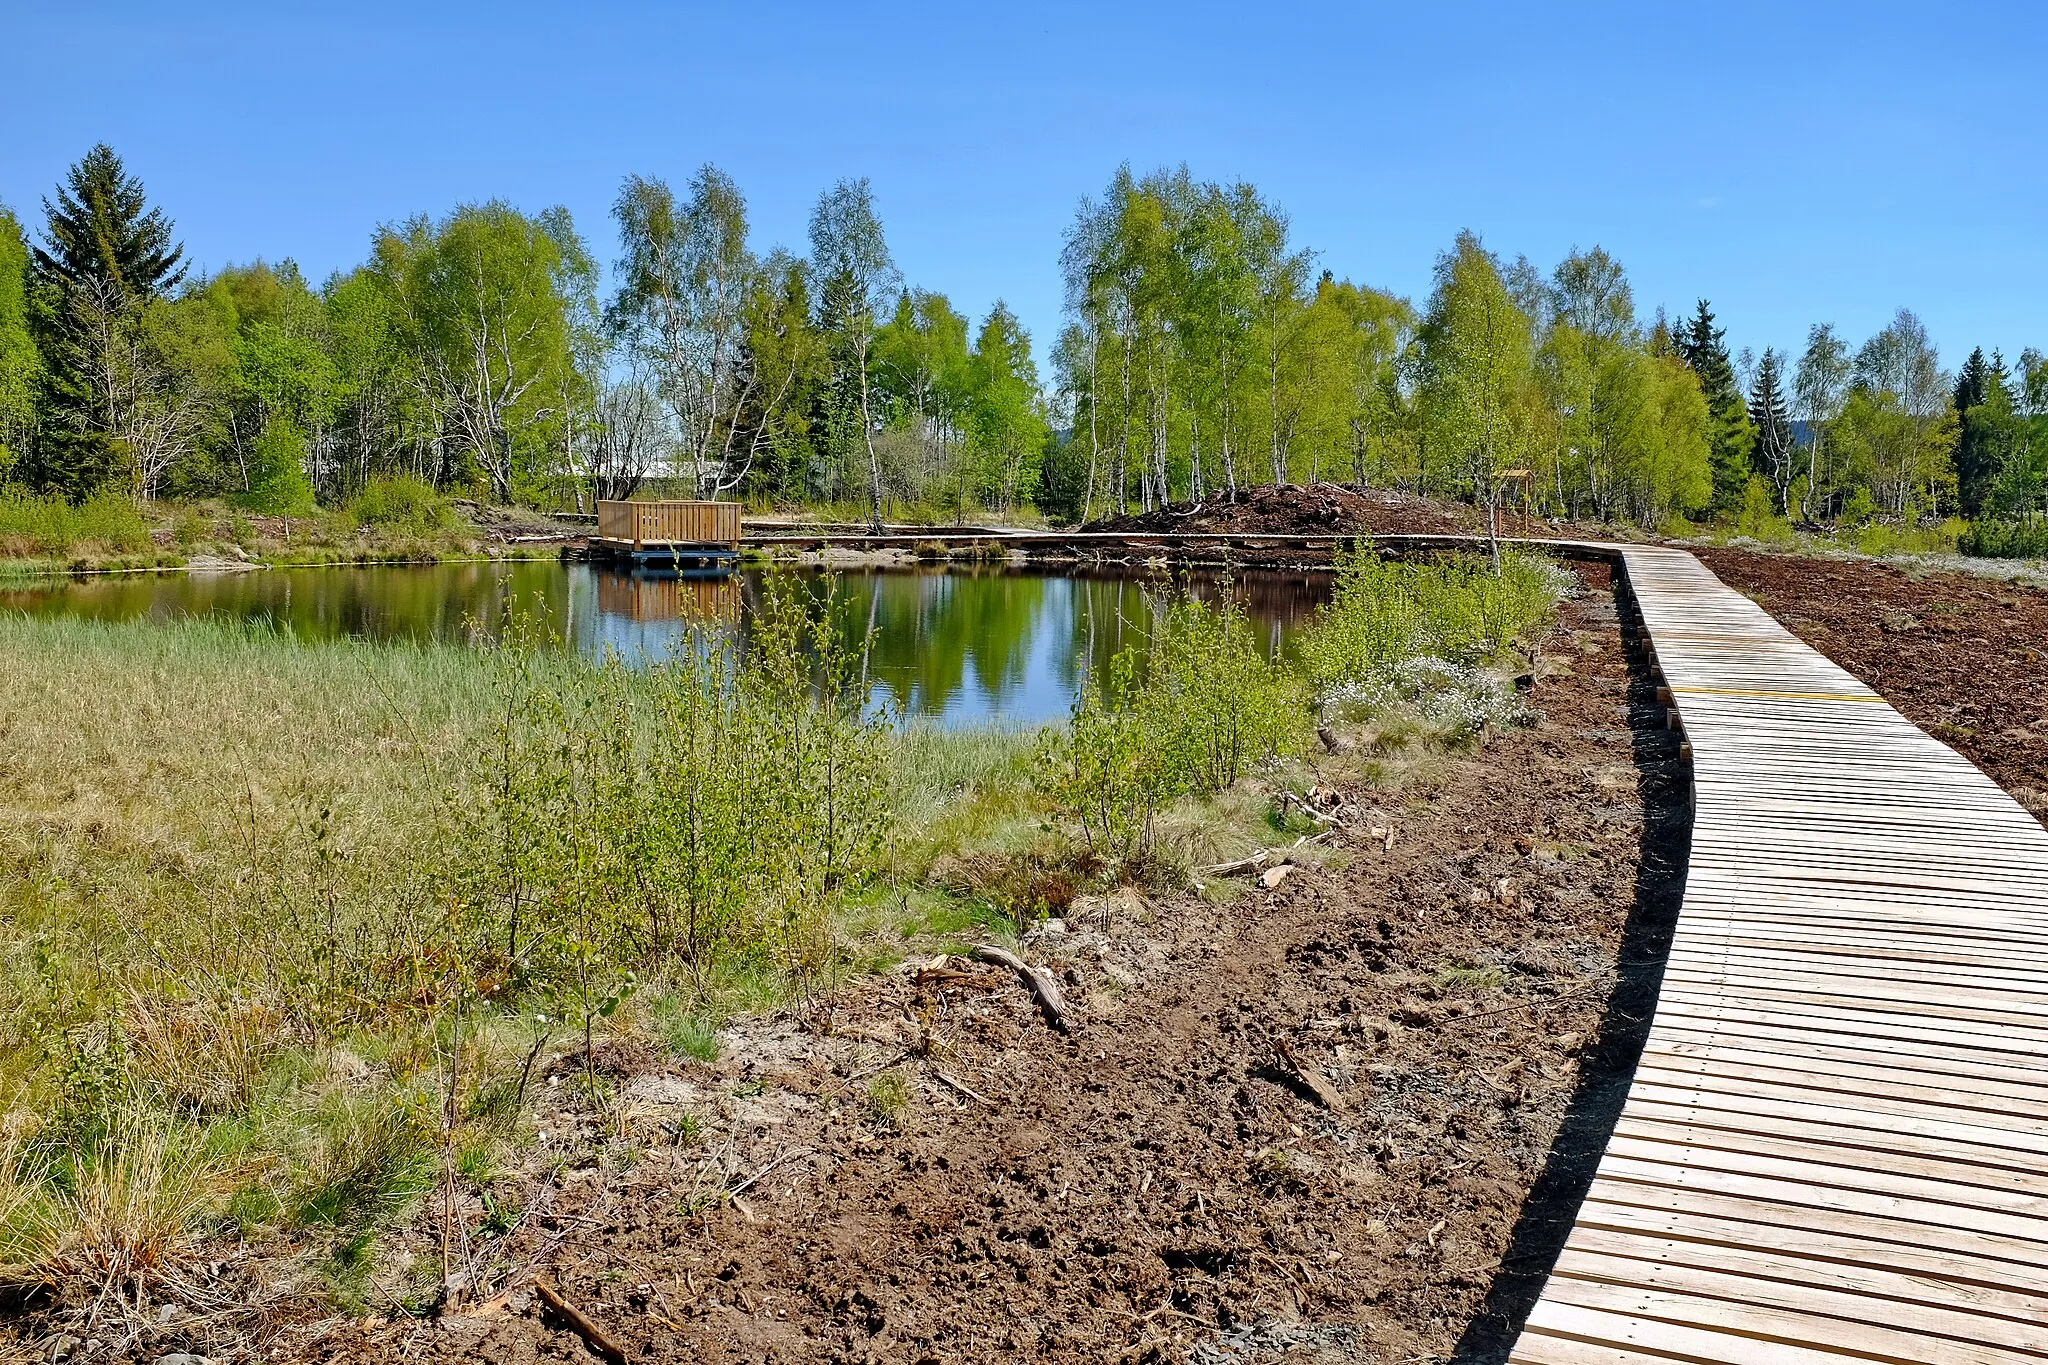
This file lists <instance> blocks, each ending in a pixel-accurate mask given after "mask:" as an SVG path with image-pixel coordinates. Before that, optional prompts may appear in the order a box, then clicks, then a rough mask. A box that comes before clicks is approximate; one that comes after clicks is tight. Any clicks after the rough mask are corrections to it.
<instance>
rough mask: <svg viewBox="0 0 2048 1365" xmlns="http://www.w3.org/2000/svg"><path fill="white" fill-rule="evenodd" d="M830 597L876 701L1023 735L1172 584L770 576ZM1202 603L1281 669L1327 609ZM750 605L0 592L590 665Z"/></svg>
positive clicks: (243, 577)
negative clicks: (567, 658) (549, 642)
mask: <svg viewBox="0 0 2048 1365" xmlns="http://www.w3.org/2000/svg"><path fill="white" fill-rule="evenodd" d="M776 572H779V573H783V574H787V575H789V576H791V577H793V578H795V579H797V580H799V581H801V582H802V583H803V584H804V585H805V586H806V587H807V588H808V589H809V590H811V591H814V592H817V593H820V594H822V593H823V592H825V591H826V590H827V589H830V590H831V591H832V592H834V593H835V594H836V596H837V598H838V608H837V610H838V613H839V616H840V619H841V620H842V621H844V622H845V623H846V629H847V631H848V634H849V636H850V637H851V638H853V639H856V640H857V639H859V638H860V637H861V636H862V635H864V634H865V635H867V637H868V639H869V644H868V647H867V649H866V650H865V651H864V652H865V667H866V676H867V678H868V683H869V688H870V692H871V695H872V698H873V700H874V701H875V702H876V703H877V704H878V705H887V706H890V707H892V708H894V709H897V710H900V711H901V712H902V713H903V714H904V715H906V716H909V717H913V718H920V719H926V720H931V721H935V722H937V723H939V724H943V725H948V726H968V725H979V724H986V723H989V722H996V723H1001V724H1009V725H1035V724H1039V723H1042V722H1044V721H1048V720H1057V719H1061V718H1063V717H1065V715H1066V714H1067V711H1068V708H1069V707H1070V706H1071V705H1072V703H1073V699H1074V696H1075V694H1076V692H1077V691H1078V690H1079V688H1080V685H1081V682H1082V680H1083V679H1084V678H1085V677H1087V676H1088V675H1089V673H1090V672H1091V671H1093V672H1095V673H1096V675H1097V676H1100V674H1101V671H1103V670H1106V669H1107V667H1108V663H1109V660H1110V658H1111V656H1113V655H1114V654H1115V653H1116V651H1117V650H1118V649H1120V648H1122V647H1123V646H1124V645H1125V644H1127V643H1136V644H1138V645H1140V646H1141V647H1142V645H1143V643H1144V641H1145V640H1146V638H1147V636H1148V634H1149V629H1150V623H1151V621H1152V619H1153V616H1154V614H1155V613H1156V612H1157V611H1158V610H1159V608H1160V606H1161V604H1162V603H1163V602H1164V601H1165V600H1167V598H1168V595H1169V594H1171V593H1173V592H1175V591H1177V590H1178V589H1177V584H1178V582H1179V581H1180V580H1176V579H1173V578H1170V577H1168V576H1165V575H1149V576H1133V575H1121V576H1119V575H1113V574H1100V573H1089V574H1086V575H1080V574H1069V573H1061V572H1052V571H1047V570H1043V569H1025V568H1017V567H1014V566H999V567H975V568H963V567H959V566H948V567H942V568H939V567H935V568H917V569H863V568H854V569H833V570H829V571H828V570H824V569H788V570H779V571H776ZM1186 582H1187V584H1188V586H1189V587H1190V588H1191V589H1192V590H1193V591H1194V592H1195V593H1196V594H1198V595H1200V596H1203V597H1206V598H1210V599H1212V600H1213V599H1214V598H1216V597H1217V595H1218V594H1220V593H1221V592H1223V591H1225V590H1226V589H1227V590H1229V591H1233V592H1235V593H1236V594H1237V596H1238V598H1239V600H1240V601H1241V602H1243V603H1244V605H1245V609H1246V612H1247V614H1248V615H1249V617H1250V619H1251V620H1252V622H1253V623H1254V625H1255V626H1256V627H1257V629H1258V630H1259V632H1260V634H1261V636H1262V637H1263V639H1264V641H1265V643H1266V647H1267V649H1268V650H1269V651H1271V652H1272V653H1275V654H1286V653H1287V652H1288V651H1289V650H1290V649H1291V648H1292V644H1293V641H1294V638H1295V636H1296V634H1297V633H1298V631H1299V630H1300V629H1301V628H1302V627H1303V626H1305V625H1306V624H1307V622H1308V620H1309V618H1310V617H1311V616H1312V615H1313V613H1314V612H1315V610H1316V608H1317V607H1319V606H1321V605H1322V604H1323V603H1324V602H1326V601H1328V600H1329V595H1330V590H1331V583H1330V579H1329V576H1328V575H1325V574H1314V573H1309V574H1304V573H1299V572H1292V573H1289V572H1279V571H1254V570H1244V571H1240V572H1239V573H1238V574H1237V576H1236V577H1235V578H1234V579H1233V580H1231V581H1229V582H1228V583H1227V584H1226V583H1225V582H1224V581H1222V580H1220V579H1218V578H1217V577H1216V576H1215V575H1203V574H1195V575H1191V576H1190V577H1189V578H1188V579H1187V580H1186ZM762 592H763V575H762V573H761V572H760V571H754V570H749V571H745V572H740V573H734V574H730V575H726V576H723V577H716V578H690V577H677V576H674V575H652V574H646V573H631V572H624V571H620V570H616V569H610V568H603V567H598V566H595V565H589V564H575V563H568V564H565V563H560V562H556V561H537V560H536V561H519V562H511V563H503V562H498V563H490V562H486V563H462V564H436V565H407V566H387V567H376V568H353V567H319V568H291V569H261V570H254V571H250V572H246V573H220V574H206V573H195V574H186V573H169V574H113V575H106V576H98V577H87V578H67V579H56V580H52V581H50V582H48V583H37V584H34V585H30V586H9V587H7V588H5V589H0V610H7V611H21V612H26V613H28V614H30V615H32V616H57V615H71V616H82V617H91V618H95V619H101V620H134V619H140V618H147V619H152V620H166V621H167V620H175V619H179V618H182V617H202V616H212V617H222V618H228V619H233V620H240V621H249V622H259V623H266V624H270V625H275V626H278V627H280V628H284V629H288V630H290V631H292V632H293V633H294V634H296V635H297V636H299V637H300V638H301V639H310V640H322V639H334V638H339V637H344V636H357V637H364V638H370V639H385V640H400V639H403V640H416V641H430V640H452V641H461V640H468V639H471V638H473V632H474V631H475V630H478V629H481V630H482V631H483V632H484V633H486V634H491V633H495V632H497V631H499V630H501V629H503V627H504V625H505V623H506V622H507V620H508V619H509V618H510V617H511V616H512V615H514V614H515V613H517V614H525V615H529V616H536V617H539V618H541V619H544V620H545V621H546V622H547V624H548V628H549V630H550V631H551V632H553V633H554V634H555V635H556V636H558V637H559V638H560V639H562V640H564V641H565V642H567V643H568V644H570V645H572V646H573V647H574V648H576V649H578V650H580V651H582V652H583V653H584V654H586V655H589V656H591V657H593V658H597V657H602V656H604V654H605V653H606V652H607V651H615V652H616V653H618V654H619V655H620V656H621V657H623V658H625V659H627V660H629V661H637V660H645V659H650V658H659V657H661V656H663V655H665V654H667V653H669V652H671V651H673V650H674V649H676V648H678V647H679V646H681V645H683V644H684V643H686V642H687V641H688V640H689V639H690V638H691V637H692V633H693V632H701V631H705V630H713V631H723V632H726V633H737V634H738V635H739V638H740V639H741V640H742V641H744V639H745V632H746V628H747V621H748V618H749V613H750V610H751V607H752V605H753V604H755V603H758V602H759V601H760V598H761V594H762Z"/></svg>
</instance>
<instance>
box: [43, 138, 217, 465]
mask: <svg viewBox="0 0 2048 1365" xmlns="http://www.w3.org/2000/svg"><path fill="white" fill-rule="evenodd" d="M43 212H44V214H45V216H46V218H47V224H46V226H45V228H44V231H43V243H42V245H40V246H38V247H36V248H35V276H36V284H35V310H34V316H35V323H36V340H37V343H38V345H39V347H40V349H41V352H42V357H43V363H44V365H45V377H44V394H45V410H46V413H47V417H48V420H47V422H46V425H45V428H44V431H43V433H42V438H41V439H40V440H39V441H38V443H37V447H36V455H35V459H34V461H33V462H32V464H31V466H30V468H29V469H28V470H27V471H26V472H27V473H28V474H29V477H30V479H31V480H32V481H33V482H34V483H36V484H38V485H40V486H42V487H44V488H47V489H52V490H54V491H57V492H61V493H64V494H65V495H66V496H68V497H72V498H83V497H86V496H88V495H89V494H91V493H93V492H96V491H98V490H99V489H101V488H104V487H106V486H107V485H108V484H110V483H112V482H113V481H114V480H115V478H116V477H117V475H118V471H119V469H120V468H121V465H122V458H121V452H120V450H119V449H118V448H117V445H116V443H115V441H114V439H113V436H112V434H111V433H110V432H109V431H107V429H106V419H105V415H104V413H103V412H102V411H101V410H100V405H99V404H98V403H97V402H96V401H95V399H94V389H93V385H92V381H91V378H90V373H91V369H92V362H93V353H92V348H93V346H94V344H95V343H94V341H93V329H92V328H91V327H89V326H88V325H87V324H88V320H89V319H90V318H92V317H94V316H105V315H106V314H108V313H110V312H111V313H116V314H119V315H122V316H127V317H131V318H132V316H133V315H134V314H135V313H136V312H137V311H139V310H140V309H141V308H143V307H145V306H146V305H148V304H149V303H151V302H153V301H155V300H157V299H160V298H162V297H163V296H164V295H165V294H166V293H168V292H169V291H170V290H171V289H173V288H174V287H176V286H177V284H178V282H179V281H180V280H182V279H184V277H185V269H184V266H183V265H182V264H181V260H182V257H183V255H184V249H183V248H182V247H180V246H179V245H178V244H177V243H176V242H175V241H173V240H172V226H171V221H170V219H168V218H166V217H165V216H164V212H163V210H162V209H160V208H150V207H148V199H147V196H146V195H145V194H144V192H143V188H142V182H141V181H140V180H138V179H136V178H135V177H134V176H132V175H130V174H128V172H127V169H126V168H125V167H123V166H122V164H121V158H120V157H118V156H116V155H115V154H114V149H113V148H111V147H109V146H107V145H106V144H105V143H104V142H103V143H101V144H99V145H98V146H96V147H94V148H93V149H92V150H91V151H89V152H87V153H86V154H85V156H84V158H83V159H81V160H80V161H79V162H78V164H77V165H75V166H73V167H72V168H71V171H70V173H69V174H68V175H67V176H66V177H65V181H64V183H63V184H62V185H59V186H58V187H57V194H56V199H55V201H54V202H52V201H51V200H49V199H45V200H43Z"/></svg>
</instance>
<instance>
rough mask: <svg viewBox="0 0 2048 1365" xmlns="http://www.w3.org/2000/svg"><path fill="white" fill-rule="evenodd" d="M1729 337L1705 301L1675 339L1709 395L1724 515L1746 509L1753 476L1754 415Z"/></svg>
mask: <svg viewBox="0 0 2048 1365" xmlns="http://www.w3.org/2000/svg"><path fill="white" fill-rule="evenodd" d="M1725 337H1726V334H1725V332H1724V330H1723V329H1722V328H1719V327H1716V326H1715V325H1714V310H1713V309H1712V308H1710V307H1708V305H1707V301H1706V300H1705V299H1701V300H1700V301H1699V310H1698V311H1697V312H1695V313H1694V314H1693V318H1692V321H1691V322H1688V323H1685V324H1683V325H1681V326H1680V327H1679V329H1678V331H1677V333H1676V334H1675V335H1674V336H1673V337H1672V341H1673V344H1674V345H1676V347H1677V348H1678V355H1679V358H1680V359H1681V360H1683V361H1684V362H1685V363H1686V365H1687V366H1689V367H1690V368H1691V369H1692V372H1693V373H1694V374H1696V375H1698V376H1699V381H1700V392H1701V393H1703V394H1704V395H1706V399H1707V418H1708V421H1709V424H1710V426H1711V429H1712V436H1713V444H1712V447H1711V449H1710V451H1709V458H1710V459H1711V461H1712V463H1713V469H1714V507H1715V510H1717V511H1721V512H1728V511H1731V510H1733V509H1734V508H1735V507H1736V506H1738V505H1739V504H1740V503H1741V501H1742V490H1743V489H1744V488H1746V487H1747V486H1748V485H1749V476H1750V473H1751V472H1752V469H1751V465H1750V459H1749V452H1750V445H1751V435H1752V433H1751V431H1750V426H1749V412H1748V410H1747V408H1746V407H1745V405H1744V403H1743V401H1742V389H1741V386H1740V385H1738V384H1737V383H1736V382H1735V366H1734V364H1733V363H1732V362H1731V361H1730V360H1729V359H1728V343H1727V341H1726V339H1725Z"/></svg>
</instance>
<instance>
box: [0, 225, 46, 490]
mask: <svg viewBox="0 0 2048 1365" xmlns="http://www.w3.org/2000/svg"><path fill="white" fill-rule="evenodd" d="M28 285H29V250H28V240H27V238H25V237H24V236H23V235H22V231H21V222H20V220H19V219H17V218H16V217H15V216H14V214H13V213H12V212H11V211H10V210H9V209H8V208H7V207H6V205H4V204H0V483H4V482H5V481H6V480H7V479H9V478H11V477H13V474H14V471H15V469H16V468H17V467H18V466H19V465H20V464H21V462H22V460H23V457H24V456H25V455H26V454H27V447H28V443H29V440H30V438H31V437H32V436H33V434H34V431H35V418H36V412H35V404H36V390H37V389H38V387H39V386H40V385H41V383H42V369H43V362H42V356H41V355H40V354H39V353H38V352H37V350H36V343H35V337H34V335H33V334H32V333H31V331H30V329H29V295H28Z"/></svg>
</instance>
